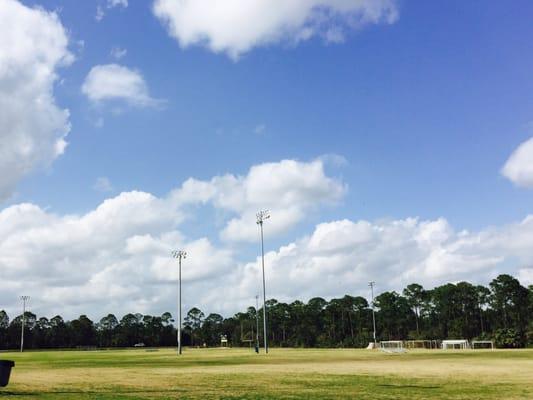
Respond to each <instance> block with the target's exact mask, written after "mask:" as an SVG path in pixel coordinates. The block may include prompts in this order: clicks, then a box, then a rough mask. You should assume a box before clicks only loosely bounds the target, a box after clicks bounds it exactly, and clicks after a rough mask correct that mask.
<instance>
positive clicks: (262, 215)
mask: <svg viewBox="0 0 533 400" xmlns="http://www.w3.org/2000/svg"><path fill="white" fill-rule="evenodd" d="M256 216H257V225H259V228H260V231H261V265H262V267H263V339H264V341H265V353H268V343H267V320H266V318H267V308H266V289H265V247H264V243H263V222H264V221H265V220H266V219H269V218H270V214H269V212H268V211H259V212H258V213H257V214H256Z"/></svg>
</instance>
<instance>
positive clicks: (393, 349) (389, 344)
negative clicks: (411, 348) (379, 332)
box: [379, 340, 406, 353]
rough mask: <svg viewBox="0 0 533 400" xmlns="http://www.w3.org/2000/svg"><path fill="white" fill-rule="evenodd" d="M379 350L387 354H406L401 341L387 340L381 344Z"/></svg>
mask: <svg viewBox="0 0 533 400" xmlns="http://www.w3.org/2000/svg"><path fill="white" fill-rule="evenodd" d="M379 349H380V350H381V351H384V352H385V353H405V351H406V350H405V348H404V347H403V342H402V341H401V340H385V341H382V342H379Z"/></svg>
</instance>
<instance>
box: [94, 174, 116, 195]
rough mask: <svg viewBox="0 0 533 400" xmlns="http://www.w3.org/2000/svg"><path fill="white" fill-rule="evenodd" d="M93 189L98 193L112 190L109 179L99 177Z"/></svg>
mask: <svg viewBox="0 0 533 400" xmlns="http://www.w3.org/2000/svg"><path fill="white" fill-rule="evenodd" d="M93 189H94V190H96V191H98V192H111V191H112V190H113V185H112V184H111V181H110V180H109V178H107V177H105V176H101V177H99V178H97V179H96V182H95V183H94V185H93Z"/></svg>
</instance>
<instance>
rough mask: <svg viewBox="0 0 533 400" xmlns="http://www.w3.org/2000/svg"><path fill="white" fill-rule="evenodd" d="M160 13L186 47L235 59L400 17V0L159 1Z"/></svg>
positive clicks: (339, 38) (156, 9) (339, 37)
mask: <svg viewBox="0 0 533 400" xmlns="http://www.w3.org/2000/svg"><path fill="white" fill-rule="evenodd" d="M153 12H154V14H155V15H156V16H157V17H158V18H159V19H160V20H161V21H162V23H163V24H164V25H165V27H166V28H167V30H168V33H169V35H170V36H172V37H173V38H174V39H176V40H177V41H178V42H179V44H180V45H181V46H182V47H188V46H192V45H204V46H206V47H207V48H209V49H210V50H212V51H214V52H217V53H221V52H223V53H227V54H228V55H229V56H230V57H232V58H234V59H235V58H238V57H239V56H240V55H241V54H243V53H246V52H248V51H250V50H251V49H252V48H254V47H257V46H265V45H268V44H272V43H279V42H288V43H298V42H300V41H303V40H307V39H309V38H311V37H313V36H320V37H322V38H324V40H326V41H329V42H340V41H343V40H344V36H345V34H346V32H347V31H350V30H354V29H357V28H360V27H361V26H364V25H367V24H378V23H388V24H391V23H393V22H394V21H396V20H397V18H398V10H397V7H396V1H395V0H292V1H279V2H275V4H274V3H272V1H270V0H226V1H223V2H220V1H217V0H156V1H155V3H154V7H153Z"/></svg>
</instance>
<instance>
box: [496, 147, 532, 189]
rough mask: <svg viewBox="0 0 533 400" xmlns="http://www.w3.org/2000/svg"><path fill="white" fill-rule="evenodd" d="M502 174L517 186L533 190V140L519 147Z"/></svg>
mask: <svg viewBox="0 0 533 400" xmlns="http://www.w3.org/2000/svg"><path fill="white" fill-rule="evenodd" d="M501 173H502V175H503V176H505V177H506V178H507V179H509V180H510V181H511V182H513V183H514V184H515V185H517V186H522V187H526V188H533V138H530V139H528V140H526V141H525V142H524V143H522V144H520V146H518V148H517V149H516V150H515V151H514V152H513V153H512V154H511V156H510V157H509V159H508V160H507V162H506V163H505V165H504V166H503V168H502V170H501Z"/></svg>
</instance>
